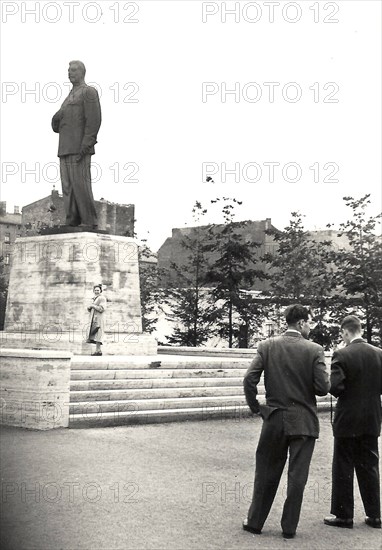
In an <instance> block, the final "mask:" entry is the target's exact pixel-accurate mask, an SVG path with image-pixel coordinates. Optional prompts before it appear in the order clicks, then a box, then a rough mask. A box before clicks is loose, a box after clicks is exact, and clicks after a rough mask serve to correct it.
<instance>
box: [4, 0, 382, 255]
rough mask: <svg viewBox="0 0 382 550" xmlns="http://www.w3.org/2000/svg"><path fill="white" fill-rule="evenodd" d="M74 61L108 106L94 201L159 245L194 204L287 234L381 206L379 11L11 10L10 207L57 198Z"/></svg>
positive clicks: (54, 5)
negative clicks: (231, 200) (121, 207)
mask: <svg viewBox="0 0 382 550" xmlns="http://www.w3.org/2000/svg"><path fill="white" fill-rule="evenodd" d="M235 4H236V14H232V13H231V14H230V13H226V12H227V10H228V11H229V10H232V8H234V7H235ZM72 59H80V60H82V61H83V62H84V63H85V65H86V68H87V73H86V81H87V83H93V85H95V86H96V87H97V88H98V90H99V92H100V96H101V107H102V116H103V121H102V126H101V129H100V132H99V134H98V144H97V145H96V154H95V156H94V157H93V162H94V163H95V165H94V167H93V179H94V183H93V191H94V196H95V198H96V199H100V198H101V197H103V198H105V199H107V200H109V201H112V202H119V203H125V204H129V203H134V204H135V208H136V219H137V224H136V229H137V232H138V236H139V237H140V238H148V240H149V244H150V245H151V247H152V248H153V250H157V249H158V247H159V246H160V245H161V244H162V243H163V241H164V240H165V239H166V237H168V236H170V235H171V228H173V227H183V226H185V225H192V223H193V221H192V216H191V210H192V207H193V204H194V203H195V201H196V200H199V201H201V202H202V203H203V204H205V205H206V206H207V208H208V210H209V214H208V216H207V217H206V219H205V222H210V221H211V222H219V221H221V220H220V218H219V216H218V213H217V209H216V208H215V209H214V208H212V209H211V208H209V206H208V203H209V201H210V200H211V199H214V198H216V197H219V196H220V197H222V196H226V197H235V198H237V199H239V200H242V201H243V205H242V206H241V207H240V208H239V209H238V212H237V213H238V219H252V220H260V219H265V218H271V219H272V222H273V224H274V225H275V226H276V227H278V228H280V229H281V228H283V227H284V226H285V225H287V223H288V220H289V219H290V213H291V211H295V210H299V211H301V212H302V213H303V214H305V215H306V218H305V225H306V227H307V228H308V229H315V228H316V229H317V228H324V227H325V226H326V224H327V223H328V222H332V223H339V222H341V221H345V220H346V219H347V217H348V214H349V209H348V208H347V207H346V206H345V204H344V201H343V200H342V197H344V196H347V195H351V196H354V197H360V196H361V195H363V194H364V193H367V192H368V193H371V198H372V205H371V208H370V214H376V213H378V212H379V211H381V209H382V204H381V203H382V199H381V3H380V2H378V1H365V0H362V1H357V0H354V1H352V0H347V1H337V2H313V1H306V0H304V1H300V2H283V1H281V0H280V1H279V2H246V1H241V2H236V3H235V2H201V1H199V0H192V1H161V0H155V1H136V2H123V1H121V2H116V1H115V0H114V1H112V2H108V1H105V0H102V2H101V1H98V2H87V1H80V0H78V1H77V2H71V1H67V2H33V1H31V0H28V1H27V2H7V1H3V2H2V58H1V65H2V103H1V107H2V125H1V134H2V146H1V153H2V159H1V161H2V189H1V200H6V201H7V206H8V208H7V209H8V211H13V206H14V205H19V206H20V207H21V206H23V205H25V204H28V203H30V202H33V201H35V200H38V199H40V198H42V197H44V196H47V195H49V194H50V192H51V190H52V187H53V183H54V182H55V181H56V183H55V185H56V188H57V189H59V190H60V191H61V184H60V181H59V178H58V158H57V156H56V155H57V146H58V136H57V134H54V133H53V131H52V130H51V126H50V123H51V117H52V116H53V114H54V113H55V112H56V111H57V110H58V109H59V107H60V105H61V103H62V102H63V100H64V99H65V97H66V96H67V94H68V92H69V89H70V84H69V82H68V80H67V68H68V62H69V61H70V60H72ZM33 90H34V92H33ZM230 90H231V91H235V93H226V92H229V91H230ZM235 170H236V174H235V173H233V172H235ZM230 171H231V172H230ZM207 175H211V176H212V178H213V181H214V183H212V182H211V183H206V182H205V179H206V176H207Z"/></svg>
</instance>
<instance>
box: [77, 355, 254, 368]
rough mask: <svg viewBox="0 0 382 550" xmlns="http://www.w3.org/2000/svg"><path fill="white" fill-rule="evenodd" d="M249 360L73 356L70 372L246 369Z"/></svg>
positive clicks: (229, 358)
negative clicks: (93, 370)
mask: <svg viewBox="0 0 382 550" xmlns="http://www.w3.org/2000/svg"><path fill="white" fill-rule="evenodd" d="M250 363H251V360H250V359H245V358H242V359H240V358H239V359H235V358H232V357H187V356H185V357H177V356H175V355H174V356H171V355H168V356H166V355H161V356H160V357H158V356H146V357H140V356H135V357H131V356H101V357H89V356H78V355H77V356H74V357H73V359H72V364H71V368H72V370H92V369H95V370H110V369H111V370H121V369H122V370H126V369H149V370H153V371H154V370H157V369H197V370H204V369H210V370H211V369H236V368H241V369H242V368H244V369H247V368H248V367H249V365H250Z"/></svg>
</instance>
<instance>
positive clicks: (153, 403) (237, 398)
mask: <svg viewBox="0 0 382 550" xmlns="http://www.w3.org/2000/svg"><path fill="white" fill-rule="evenodd" d="M239 405H240V406H242V405H245V406H246V403H245V398H244V396H241V395H233V396H232V395H231V396H229V395H223V396H211V397H182V398H179V397H178V398H168V399H163V398H159V399H135V400H128V401H126V400H122V401H117V400H115V401H79V402H73V403H69V411H70V413H73V414H83V415H85V416H86V415H87V414H89V413H94V414H99V415H100V416H102V415H103V414H104V413H106V412H111V413H113V412H115V413H117V414H119V412H122V411H126V412H130V414H131V413H132V412H135V411H147V410H158V409H159V410H166V409H182V408H194V407H202V408H203V407H226V406H239Z"/></svg>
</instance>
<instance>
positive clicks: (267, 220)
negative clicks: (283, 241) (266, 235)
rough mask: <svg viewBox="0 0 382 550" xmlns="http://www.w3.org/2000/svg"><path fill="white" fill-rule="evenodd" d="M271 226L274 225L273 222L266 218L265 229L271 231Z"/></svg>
mask: <svg viewBox="0 0 382 550" xmlns="http://www.w3.org/2000/svg"><path fill="white" fill-rule="evenodd" d="M271 225H272V220H271V218H265V229H266V230H267V229H270V228H271Z"/></svg>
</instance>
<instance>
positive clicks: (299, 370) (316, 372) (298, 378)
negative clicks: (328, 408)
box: [244, 330, 329, 437]
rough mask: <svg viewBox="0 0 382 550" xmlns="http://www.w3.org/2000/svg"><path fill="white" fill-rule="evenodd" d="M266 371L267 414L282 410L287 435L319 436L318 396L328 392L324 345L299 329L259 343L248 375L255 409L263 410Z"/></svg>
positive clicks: (247, 386)
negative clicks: (261, 386)
mask: <svg viewBox="0 0 382 550" xmlns="http://www.w3.org/2000/svg"><path fill="white" fill-rule="evenodd" d="M263 371H264V384H265V391H266V402H267V407H266V408H265V409H263V411H264V412H265V414H264V415H263V416H268V415H269V413H272V411H273V410H277V409H281V410H283V411H284V412H283V417H284V428H285V433H286V435H307V436H312V437H318V433H319V423H318V418H317V407H316V397H315V396H316V395H326V394H327V393H328V391H329V376H328V374H327V373H326V367H325V357H324V350H323V348H322V347H321V346H320V345H318V344H315V343H313V342H310V341H308V340H305V338H304V337H303V336H302V335H301V334H299V333H298V332H294V331H289V330H287V331H286V332H285V333H284V334H283V335H281V336H276V337H274V338H269V339H268V340H265V341H264V342H260V343H259V345H258V348H257V354H256V357H255V358H254V360H253V361H252V363H251V365H250V367H249V369H248V371H247V373H246V375H245V377H244V392H245V396H246V399H247V403H248V405H249V407H250V409H251V410H252V412H254V413H257V412H259V411H260V412H263V411H262V410H261V406H259V403H258V401H257V384H258V383H259V381H260V377H261V373H262V372H263Z"/></svg>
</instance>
